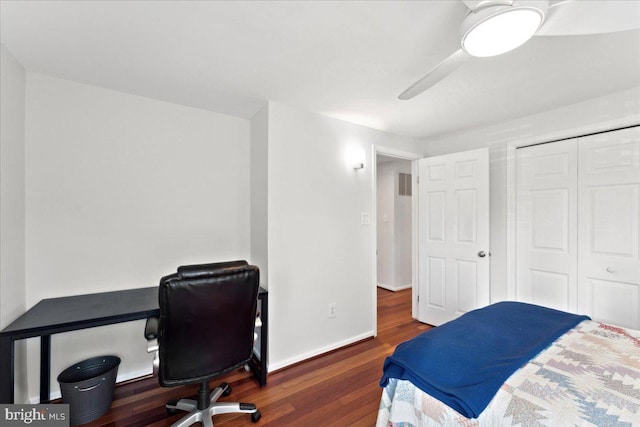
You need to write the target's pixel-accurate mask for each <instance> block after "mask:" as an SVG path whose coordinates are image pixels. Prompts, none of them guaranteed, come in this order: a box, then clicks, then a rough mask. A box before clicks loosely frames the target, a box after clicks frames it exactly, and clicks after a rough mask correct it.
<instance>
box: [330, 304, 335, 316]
mask: <svg viewBox="0 0 640 427" xmlns="http://www.w3.org/2000/svg"><path fill="white" fill-rule="evenodd" d="M334 317H336V303H335V302H332V303H330V304H329V319H333V318H334Z"/></svg>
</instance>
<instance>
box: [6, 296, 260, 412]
mask: <svg viewBox="0 0 640 427" xmlns="http://www.w3.org/2000/svg"><path fill="white" fill-rule="evenodd" d="M267 298H268V293H267V291H266V290H265V289H263V288H262V287H261V288H260V292H259V294H258V302H259V314H260V316H261V321H262V328H261V331H260V354H259V355H254V358H253V360H252V363H250V367H251V368H252V370H253V372H254V374H255V375H256V377H257V378H258V382H259V383H260V385H261V386H264V385H265V384H266V380H267V368H266V366H267V365H266V363H267V357H266V354H267V333H268V325H267V323H268V313H267V310H268V300H267ZM159 312H160V310H159V308H158V287H152V288H139V289H130V290H124V291H114V292H102V293H98V294H87V295H76V296H71V297H62V298H50V299H45V300H42V301H40V302H39V303H37V304H36V305H34V306H33V307H31V309H29V310H28V311H27V312H26V313H24V314H23V315H22V316H20V317H19V318H17V319H16V320H15V321H14V322H13V323H11V324H10V325H9V326H7V327H6V328H4V329H3V330H2V331H1V332H0V403H13V399H14V395H13V393H14V357H15V354H14V353H15V350H14V343H15V341H16V340H21V339H25V338H33V337H38V336H39V337H40V402H41V403H45V402H48V401H49V389H50V384H49V378H50V376H51V335H53V334H58V333H61V332H69V331H76V330H79V329H86V328H93V327H96V326H104V325H112V324H114V323H121V322H129V321H132V320H140V319H146V318H148V317H151V316H157V315H158V314H159ZM142 335H143V333H142V331H140V337H141V338H140V339H141V340H142V339H143V338H142Z"/></svg>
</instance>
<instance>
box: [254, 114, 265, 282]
mask: <svg viewBox="0 0 640 427" xmlns="http://www.w3.org/2000/svg"><path fill="white" fill-rule="evenodd" d="M268 158H269V106H268V105H266V106H265V107H263V108H262V109H261V110H260V111H258V112H257V113H256V115H255V116H253V117H252V118H251V162H250V163H251V166H250V175H251V257H250V258H251V259H250V262H251V264H253V265H256V266H258V268H260V284H261V285H262V286H263V287H264V288H266V289H268V287H269V283H268V279H269V254H268V246H267V242H268V237H269V236H268V228H267V224H268V216H267V200H268V196H269V188H268V185H267V184H268V178H269V177H268Z"/></svg>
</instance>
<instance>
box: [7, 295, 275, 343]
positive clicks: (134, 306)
mask: <svg viewBox="0 0 640 427" xmlns="http://www.w3.org/2000/svg"><path fill="white" fill-rule="evenodd" d="M266 293H267V291H266V290H265V289H263V288H262V287H260V292H259V294H260V295H264V294H266ZM159 313H160V309H159V308H158V287H157V286H154V287H150V288H138V289H127V290H122V291H112V292H101V293H96V294H85V295H74V296H68V297H60V298H48V299H43V300H41V301H40V302H38V303H37V304H36V305H34V306H33V307H31V308H30V309H29V310H27V312H26V313H24V314H23V315H22V316H20V317H18V318H17V319H16V320H15V321H13V322H12V323H11V324H9V325H8V326H7V327H6V328H4V329H3V330H2V331H1V332H0V336H2V335H10V336H12V337H13V338H14V339H23V338H29V337H35V336H39V335H47V334H56V333H60V332H67V331H75V330H78V329H84V328H92V327H95V326H103V325H110V324H114V323H120V322H127V321H131V320H139V319H146V318H147V317H151V316H156V315H158V314H159Z"/></svg>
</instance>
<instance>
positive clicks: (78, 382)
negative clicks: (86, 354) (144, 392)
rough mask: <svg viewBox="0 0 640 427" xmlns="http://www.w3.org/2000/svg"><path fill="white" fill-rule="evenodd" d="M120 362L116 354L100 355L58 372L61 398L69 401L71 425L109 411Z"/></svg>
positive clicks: (82, 422) (89, 420)
mask: <svg viewBox="0 0 640 427" xmlns="http://www.w3.org/2000/svg"><path fill="white" fill-rule="evenodd" d="M119 365H120V358H119V357H117V356H99V357H94V358H91V359H87V360H84V361H82V362H79V363H76V364H75V365H73V366H70V367H68V368H67V369H65V370H64V371H62V372H61V373H60V375H58V382H59V383H60V392H61V393H62V401H63V403H68V404H69V412H70V417H69V418H70V424H71V425H73V426H77V425H80V424H86V423H88V422H91V421H93V420H95V419H97V418H100V417H101V416H102V415H104V413H105V412H107V411H108V410H109V408H110V407H111V402H112V401H113V388H114V386H115V384H116V376H117V375H118V366H119Z"/></svg>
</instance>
